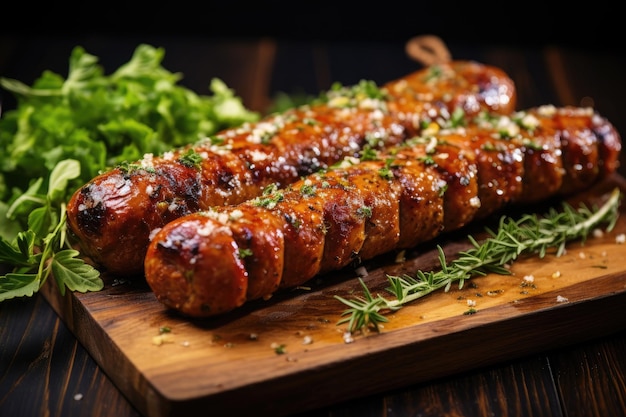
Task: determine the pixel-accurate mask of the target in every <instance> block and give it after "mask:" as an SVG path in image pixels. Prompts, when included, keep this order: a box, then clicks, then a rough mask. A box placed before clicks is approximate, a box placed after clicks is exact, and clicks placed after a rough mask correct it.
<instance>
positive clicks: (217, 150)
mask: <svg viewBox="0 0 626 417" xmlns="http://www.w3.org/2000/svg"><path fill="white" fill-rule="evenodd" d="M515 101H516V92H515V89H514V85H513V82H512V81H511V79H510V78H509V77H508V76H507V75H506V74H504V73H503V71H501V70H500V69H498V68H494V67H491V66H487V65H483V64H479V63H476V62H471V61H453V62H451V63H448V64H441V65H436V66H433V67H428V68H424V69H422V70H420V71H417V72H415V73H412V74H409V75H407V76H406V77H403V78H401V79H398V80H395V81H392V82H390V83H387V84H386V85H384V86H382V87H380V88H378V87H377V86H375V85H373V83H371V82H366V81H362V82H361V83H359V84H358V85H356V86H352V87H341V88H335V87H333V88H331V89H330V90H329V91H328V92H326V93H325V95H324V96H323V97H321V99H320V100H319V101H318V102H315V103H312V104H311V105H308V106H302V107H299V108H296V109H292V110H289V111H287V112H285V113H282V114H274V115H270V116H268V117H266V118H264V119H263V120H261V121H259V122H257V123H251V124H246V125H244V126H242V127H240V128H233V129H228V130H225V131H222V132H220V133H219V134H217V135H215V136H213V137H211V138H205V139H203V140H201V141H199V142H198V143H196V144H193V145H190V146H187V147H184V148H181V149H177V150H175V151H173V152H169V153H165V154H163V155H160V156H153V155H145V157H144V158H143V159H142V160H139V161H135V162H133V163H130V164H126V165H124V166H119V167H116V168H115V169H112V170H110V171H108V172H106V173H103V174H101V175H99V176H97V177H96V178H94V179H93V180H91V181H90V182H89V183H88V184H85V185H84V186H83V187H81V188H80V189H79V190H77V191H76V192H75V193H74V195H73V196H72V198H71V199H70V201H69V202H68V208H67V214H68V226H69V229H70V231H71V232H72V234H73V235H74V236H75V237H76V238H77V240H78V243H79V245H80V248H81V252H82V253H83V254H84V255H86V256H89V257H90V258H92V260H93V261H95V262H96V263H97V264H98V265H99V266H100V267H101V268H102V269H104V270H107V271H108V272H110V273H113V274H115V275H119V276H132V275H140V274H141V273H142V272H143V265H144V262H143V261H144V256H145V253H146V249H147V246H148V243H149V241H150V237H151V235H152V234H154V233H155V232H156V231H158V229H159V228H161V227H163V226H164V225H165V224H167V223H168V222H170V221H172V220H174V219H176V218H179V217H181V216H184V215H187V214H190V213H193V212H196V211H199V210H204V209H207V208H209V207H213V206H220V205H227V204H236V203H240V202H243V201H246V200H249V199H251V198H254V197H256V196H258V195H259V194H260V193H261V192H262V191H263V189H265V187H267V186H268V185H269V184H279V185H280V186H286V185H288V184H290V183H293V182H294V181H297V180H299V179H300V178H301V177H303V176H306V175H309V174H311V173H314V172H317V171H319V170H322V169H326V168H328V166H330V165H332V164H334V163H336V162H337V161H339V160H341V159H343V158H344V157H346V156H354V157H356V156H358V155H359V154H360V153H361V152H362V151H363V150H364V149H365V148H369V149H382V148H384V147H387V146H393V145H397V144H399V143H402V142H403V141H405V140H406V139H408V138H410V137H412V136H414V135H416V134H417V133H418V132H420V131H422V130H424V128H428V126H431V125H433V124H437V123H439V124H450V123H457V122H459V120H458V118H459V117H460V118H464V119H467V118H470V117H474V116H476V115H477V114H478V113H480V112H481V111H489V112H495V113H502V114H507V113H510V112H512V111H513V110H514V109H515Z"/></svg>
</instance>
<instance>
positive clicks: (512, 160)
mask: <svg viewBox="0 0 626 417" xmlns="http://www.w3.org/2000/svg"><path fill="white" fill-rule="evenodd" d="M620 150H621V138H620V136H619V134H618V132H617V131H616V130H615V129H614V127H613V126H612V125H611V124H610V123H609V122H608V121H607V120H606V119H604V118H602V117H600V116H599V115H598V114H596V113H595V112H594V111H593V110H592V109H583V108H575V107H565V108H555V107H553V106H542V107H539V108H534V109H530V110H528V111H524V112H518V113H515V114H513V115H511V116H510V117H509V116H501V117H498V118H479V120H477V121H476V122H475V123H474V124H472V125H471V126H468V127H465V128H457V129H449V130H442V131H440V132H438V133H437V134H436V135H434V136H429V135H422V136H419V137H415V138H412V139H410V140H408V141H406V142H405V143H404V144H402V145H400V146H398V147H394V148H390V149H387V150H384V151H382V152H380V153H379V154H378V155H377V157H376V158H371V159H368V160H360V161H354V160H353V163H350V161H351V160H350V158H348V159H346V160H344V161H343V162H342V163H341V164H338V165H337V166H334V167H332V168H331V169H328V170H324V171H321V172H318V173H315V174H312V175H310V176H308V177H306V178H304V179H301V180H299V181H297V182H295V183H293V184H291V185H290V186H288V187H286V188H283V189H279V188H276V187H274V188H272V187H268V188H267V189H266V190H265V192H264V194H263V195H262V196H259V197H257V198H255V199H252V200H249V201H246V202H243V203H241V204H238V205H233V206H228V207H225V206H219V207H215V208H212V209H210V210H208V211H201V212H198V213H194V214H190V215H187V216H184V217H182V218H179V219H177V220H174V221H172V222H171V223H169V224H167V225H166V226H164V227H163V228H162V229H161V230H160V231H159V232H158V233H156V235H155V236H154V239H153V240H152V241H151V243H150V245H149V247H148V251H147V254H146V258H145V276H146V280H147V282H148V284H149V285H150V287H151V288H152V290H153V291H154V293H155V295H156V297H157V299H158V300H159V301H161V302H162V303H163V304H165V305H166V306H168V307H170V308H172V309H175V310H177V311H179V312H181V313H182V314H184V315H187V316H192V317H209V316H214V315H218V314H223V313H226V312H228V311H231V310H233V309H235V308H237V307H239V306H241V305H242V304H243V303H245V302H246V301H247V300H253V299H260V298H264V297H269V296H271V294H273V293H274V292H275V291H277V290H279V289H281V288H287V287H293V286H296V285H300V284H302V283H304V282H306V281H307V280H309V279H310V278H312V277H314V276H316V275H318V274H323V273H325V272H329V271H332V270H337V269H340V268H343V267H345V266H347V265H349V264H350V263H352V262H354V261H355V260H358V259H360V260H365V259H371V258H373V257H375V256H377V255H380V254H383V253H386V252H389V251H392V250H395V249H402V248H410V247H414V246H415V245H417V244H419V243H423V242H426V241H428V240H430V239H433V238H435V237H436V236H438V235H440V234H441V233H445V232H449V231H452V230H456V229H458V228H460V227H463V226H464V225H466V224H468V223H469V222H472V221H476V220H478V219H481V218H485V217H486V216H488V215H490V214H494V213H496V212H497V211H499V210H501V209H503V208H504V207H505V206H507V205H510V204H527V203H533V202H536V201H539V200H542V199H546V198H548V197H554V196H561V195H565V194H569V193H573V192H576V191H579V190H582V189H584V188H586V187H588V186H590V185H591V184H593V183H595V182H596V181H599V180H600V179H602V178H604V177H606V176H607V175H609V174H610V173H612V172H613V171H615V170H616V169H617V167H618V164H619V162H618V161H619V152H620Z"/></svg>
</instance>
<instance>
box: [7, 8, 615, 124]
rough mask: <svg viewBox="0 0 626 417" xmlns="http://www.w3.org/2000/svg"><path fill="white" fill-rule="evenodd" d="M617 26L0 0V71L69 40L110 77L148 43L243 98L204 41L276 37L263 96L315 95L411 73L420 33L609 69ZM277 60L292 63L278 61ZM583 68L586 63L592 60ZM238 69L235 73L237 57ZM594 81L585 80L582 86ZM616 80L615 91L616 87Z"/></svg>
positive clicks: (596, 21)
mask: <svg viewBox="0 0 626 417" xmlns="http://www.w3.org/2000/svg"><path fill="white" fill-rule="evenodd" d="M623 25H624V23H623V19H622V14H621V13H619V12H618V10H617V9H615V7H611V6H609V5H608V1H606V0H602V1H599V2H598V1H595V2H587V3H585V4H583V5H582V7H581V6H580V5H578V6H576V5H574V4H573V3H571V2H563V3H562V4H558V3H557V4H555V3H554V2H546V1H544V2H539V1H534V0H533V1H530V2H529V1H525V2H484V1H481V2H478V1H473V2H472V1H463V2H456V3H455V2H445V1H439V2H434V1H432V0H431V1H424V2H419V1H398V0H387V1H379V2H375V3H372V2H340V1H326V0H324V1H316V2H309V1H300V2H294V1H263V2H254V3H250V2H237V1H232V0H231V1H220V2H189V1H174V2H168V3H165V4H161V3H159V2H150V3H145V4H141V3H137V2H131V1H126V2H117V1H114V2H112V1H108V2H82V3H79V4H72V3H69V4H68V3H65V4H63V5H61V4H55V3H52V2H50V3H46V4H43V5H33V4H31V3H29V2H16V1H13V2H12V3H11V4H10V5H5V7H3V13H2V15H1V17H0V76H4V77H9V78H16V79H18V80H20V81H23V82H25V83H27V84H32V82H33V81H34V80H35V79H36V78H37V77H38V76H40V74H41V73H42V72H43V71H44V70H52V71H54V72H56V73H59V74H61V75H64V76H65V75H66V74H67V67H68V59H69V56H70V53H71V50H72V48H73V47H75V46H77V45H80V46H83V47H85V49H86V50H87V52H89V53H91V54H93V55H95V56H97V57H98V58H99V59H100V63H101V64H102V66H103V67H104V68H105V69H106V70H107V72H112V71H113V70H115V69H117V67H119V66H120V65H121V64H123V63H125V62H127V61H128V60H129V59H130V56H131V54H132V52H133V50H134V49H135V47H136V46H137V45H138V44H139V43H148V44H151V45H153V46H159V47H164V49H165V50H166V55H165V59H164V61H163V66H164V67H165V68H167V69H168V70H170V71H172V72H180V73H182V74H183V80H182V81H181V84H182V85H184V86H187V87H189V88H191V89H192V90H194V91H196V92H199V93H208V92H209V91H208V84H209V81H210V79H211V78H212V77H214V76H215V77H219V78H222V79H223V80H224V81H225V82H226V83H227V85H229V86H231V87H233V88H235V91H236V93H242V94H244V93H246V92H245V91H244V90H243V89H244V87H242V86H240V85H232V83H231V82H230V80H231V79H235V78H236V77H234V76H232V74H231V73H228V72H226V71H225V70H222V68H225V67H228V68H230V69H229V71H232V65H220V62H219V61H220V60H228V59H230V55H229V53H228V51H224V50H222V51H217V52H216V51H215V50H214V49H212V48H211V45H212V44H215V43H216V41H220V40H223V39H229V40H230V41H232V42H234V43H238V42H239V43H245V42H247V41H249V40H258V39H259V38H264V37H266V38H271V39H274V40H277V41H278V45H279V46H280V48H281V51H280V53H279V54H277V56H276V62H275V65H277V66H279V67H280V68H286V70H282V71H281V72H280V73H279V75H278V76H275V77H274V79H273V80H272V81H271V83H270V91H268V95H270V96H273V95H274V94H276V92H279V91H280V92H287V93H300V92H304V93H308V94H317V93H318V92H319V91H322V90H324V89H326V88H328V87H329V84H330V82H331V81H338V82H341V83H344V84H352V83H355V82H358V81H359V80H360V79H362V78H366V79H372V80H374V81H376V82H379V83H382V82H386V81H389V80H390V79H389V75H390V74H391V75H392V77H393V76H396V77H400V76H403V75H405V74H407V73H409V72H410V71H413V70H414V69H416V64H415V62H412V61H411V60H410V59H409V58H408V57H407V56H406V55H405V52H404V45H405V43H406V41H407V40H408V39H410V38H411V37H414V36H416V35H422V34H435V35H437V36H439V37H440V38H442V39H443V40H444V41H445V42H446V44H447V45H448V46H449V47H450V49H451V51H452V53H453V57H454V58H456V59H476V60H482V61H483V62H485V63H491V62H489V57H483V56H479V55H477V54H476V53H475V51H474V50H475V48H474V47H473V46H475V45H480V46H481V47H482V48H483V49H484V47H485V45H493V47H494V48H511V49H517V50H520V49H521V50H528V51H542V50H545V48H549V47H551V46H558V47H560V48H571V49H572V50H574V51H576V52H577V53H578V52H579V53H587V52H590V53H591V54H592V55H593V56H597V57H599V58H600V59H611V60H613V61H614V62H615V63H616V66H621V65H622V64H624V61H625V57H626V54H625V52H624V51H625V49H626V48H624V47H623V44H622V41H621V38H622V36H621V33H620V31H621V29H622V28H623ZM303 45H305V46H304V47H303ZM311 45H313V47H314V46H315V45H320V48H321V49H323V50H324V51H325V52H324V53H326V54H328V55H329V56H328V57H326V58H322V59H327V60H329V61H332V62H336V63H337V64H336V65H335V66H334V68H333V69H332V72H331V73H329V74H326V75H325V77H321V76H320V75H319V74H315V76H310V73H312V72H315V71H316V69H315V66H316V62H315V60H316V59H317V60H318V62H319V56H318V57H314V56H312V54H314V53H315V49H314V48H313V52H311V49H312V48H311ZM325 45H326V46H327V45H332V47H331V48H328V47H326V46H325ZM305 48H308V49H307V51H304V49H305ZM298 49H302V52H301V53H298ZM287 50H288V53H287V52H285V51H287ZM532 53H536V52H531V54H532ZM284 56H289V57H292V58H290V59H292V61H291V62H288V63H286V62H281V61H280V60H281V59H282V57H284ZM294 56H295V57H297V58H296V59H294V58H293V57H294ZM539 59H541V58H539V57H538V58H534V57H530V58H529V59H528V60H527V62H526V63H524V65H534V61H538V60H539ZM494 64H496V63H494ZM589 64H590V67H593V62H590V63H589ZM240 65H241V67H242V68H243V67H245V66H246V65H247V63H246V62H241V63H240ZM511 65H513V64H511ZM389 67H393V71H390V70H389ZM507 69H508V68H507ZM616 71H617V69H616ZM239 78H240V77H239ZM303 80H306V81H303ZM311 80H317V81H316V82H312V81H311ZM595 82H596V81H595V80H594V79H590V80H589V84H590V85H593V83H595ZM617 87H618V88H621V89H622V90H623V86H617ZM521 93H522V94H523V91H522V92H521ZM522 98H523V97H522ZM546 99H547V100H549V101H550V99H551V97H549V96H548V97H547V98H546ZM0 100H1V104H2V108H3V110H4V111H6V110H8V109H11V108H13V107H14V106H15V100H14V98H13V97H12V96H10V95H8V94H6V93H3V92H1V91H0ZM244 104H246V105H248V106H250V105H251V103H249V102H246V103H244ZM538 104H544V103H543V102H541V103H539V102H531V101H530V100H528V101H526V102H525V101H524V100H521V105H522V106H531V105H538ZM557 104H558V103H557ZM601 110H602V109H601ZM609 111H610V109H609ZM610 115H612V114H610Z"/></svg>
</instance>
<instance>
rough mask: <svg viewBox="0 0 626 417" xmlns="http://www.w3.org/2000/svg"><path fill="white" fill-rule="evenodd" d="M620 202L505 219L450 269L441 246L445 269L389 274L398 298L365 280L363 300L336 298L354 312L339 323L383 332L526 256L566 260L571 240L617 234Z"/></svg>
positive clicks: (391, 290) (614, 200) (617, 196)
mask: <svg viewBox="0 0 626 417" xmlns="http://www.w3.org/2000/svg"><path fill="white" fill-rule="evenodd" d="M620 197H621V192H620V190H619V189H615V190H614V191H613V192H612V193H611V195H610V198H609V199H608V200H607V201H606V202H605V203H604V204H603V205H602V206H601V207H599V208H597V207H594V208H593V210H592V209H589V208H588V207H587V206H585V205H584V204H581V205H580V207H579V208H578V209H577V210H575V209H574V208H573V207H572V206H571V205H569V204H567V203H563V205H562V206H563V209H562V210H561V211H558V210H556V209H554V208H551V209H550V210H549V211H548V212H547V213H546V214H545V215H544V216H537V215H535V214H526V215H523V216H521V217H520V218H519V219H518V220H515V219H512V218H510V217H506V216H503V217H502V218H501V219H500V222H499V227H498V231H497V233H495V232H493V231H492V230H490V229H489V228H486V231H487V233H488V235H489V237H488V238H487V239H485V240H484V241H483V243H482V244H479V243H478V242H477V241H476V240H475V239H474V238H473V237H472V236H469V240H470V243H471V244H472V246H473V248H471V249H469V250H467V251H462V252H460V253H459V254H458V257H457V258H456V259H455V260H453V261H452V262H450V263H449V264H448V263H447V262H446V258H445V254H444V252H443V249H442V248H441V246H437V249H438V251H439V262H440V264H441V269H440V270H437V271H430V272H423V271H417V272H416V273H415V276H414V277H413V276H409V275H403V276H391V275H388V276H387V279H388V281H389V284H390V286H389V287H388V288H386V291H388V292H389V293H390V294H391V295H393V298H392V299H387V298H385V297H383V296H382V295H380V294H377V295H376V296H374V295H373V294H372V293H371V291H370V290H369V288H368V287H367V286H366V285H365V283H364V282H363V280H362V279H359V282H360V284H361V287H362V288H363V295H362V296H356V297H354V298H353V299H350V300H348V299H346V298H343V297H340V296H335V298H336V299H338V300H339V301H341V302H342V303H344V304H346V305H347V306H348V307H349V308H348V309H347V310H346V311H344V312H343V314H342V319H340V320H339V322H338V323H337V324H338V325H339V324H344V323H348V331H350V332H352V333H354V332H357V331H359V330H362V329H364V328H371V329H373V330H375V331H380V325H381V324H382V323H386V322H388V319H387V317H385V315H384V313H385V312H391V311H395V310H398V309H400V308H401V307H402V306H403V305H405V304H407V303H410V302H412V301H415V300H417V299H418V298H421V297H424V296H426V295H428V294H430V293H432V292H434V291H436V290H438V289H440V288H445V291H446V292H447V291H449V290H450V287H451V286H452V284H453V283H455V282H458V285H459V289H461V288H463V284H464V283H465V281H466V280H468V279H470V278H472V277H475V276H484V275H487V274H489V273H496V274H502V275H509V274H510V273H511V272H510V270H509V269H508V268H507V266H509V265H510V264H511V263H512V262H513V261H515V260H516V259H517V258H518V257H519V256H520V255H522V254H535V255H537V256H539V257H540V258H543V257H544V256H545V255H546V254H547V253H548V251H549V250H550V249H553V250H555V251H554V254H555V256H561V255H562V254H563V253H564V251H565V246H566V244H567V243H568V242H569V241H572V240H576V239H578V240H581V242H582V243H584V242H585V240H586V238H587V236H588V235H589V233H590V232H591V231H592V230H593V229H595V228H597V227H599V225H601V224H607V226H606V230H607V231H610V230H612V229H613V227H614V226H615V223H616V222H617V219H618V217H619V202H620Z"/></svg>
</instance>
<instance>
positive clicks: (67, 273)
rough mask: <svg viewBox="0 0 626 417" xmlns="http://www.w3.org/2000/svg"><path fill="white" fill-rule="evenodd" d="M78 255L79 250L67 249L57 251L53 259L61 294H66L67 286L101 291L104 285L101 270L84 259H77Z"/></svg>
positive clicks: (73, 288) (81, 289)
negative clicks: (100, 274) (100, 276)
mask: <svg viewBox="0 0 626 417" xmlns="http://www.w3.org/2000/svg"><path fill="white" fill-rule="evenodd" d="M78 255H79V252H78V251H77V250H73V249H66V250H63V251H60V252H58V253H56V254H55V255H54V258H53V259H52V263H51V267H52V275H53V276H54V279H55V280H56V282H57V285H58V287H59V289H60V291H61V294H65V290H64V289H65V287H66V286H67V288H69V289H70V290H71V291H79V292H87V291H100V290H101V289H102V288H103V287H104V285H103V282H102V280H101V279H100V278H99V272H98V271H97V270H96V269H94V268H93V267H92V266H90V265H88V264H86V263H85V262H84V261H83V260H82V259H77V258H76V257H77V256H78Z"/></svg>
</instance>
